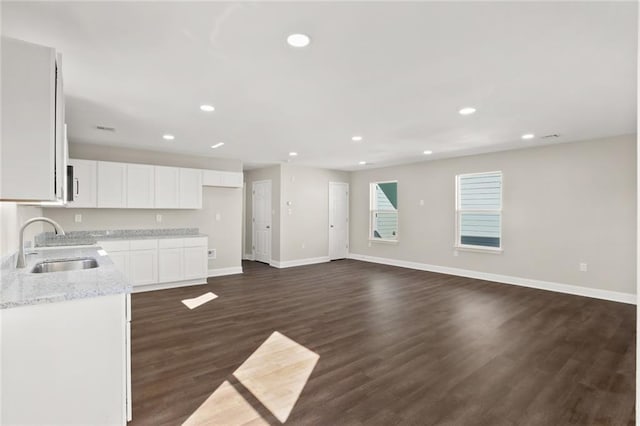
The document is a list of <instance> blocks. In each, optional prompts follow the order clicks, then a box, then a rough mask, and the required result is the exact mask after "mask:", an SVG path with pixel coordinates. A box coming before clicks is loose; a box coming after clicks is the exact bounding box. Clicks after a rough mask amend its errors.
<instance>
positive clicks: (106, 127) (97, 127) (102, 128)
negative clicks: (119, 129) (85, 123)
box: [96, 126, 116, 132]
mask: <svg viewBox="0 0 640 426" xmlns="http://www.w3.org/2000/svg"><path fill="white" fill-rule="evenodd" d="M96 129H98V130H104V131H105V132H115V131H116V128H115V127H109V126H96Z"/></svg>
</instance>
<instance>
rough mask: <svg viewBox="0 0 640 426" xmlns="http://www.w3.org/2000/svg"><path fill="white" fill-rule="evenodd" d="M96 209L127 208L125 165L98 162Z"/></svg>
mask: <svg viewBox="0 0 640 426" xmlns="http://www.w3.org/2000/svg"><path fill="white" fill-rule="evenodd" d="M98 207H108V208H124V207H127V165H126V164H124V163H109V162H106V161H98Z"/></svg>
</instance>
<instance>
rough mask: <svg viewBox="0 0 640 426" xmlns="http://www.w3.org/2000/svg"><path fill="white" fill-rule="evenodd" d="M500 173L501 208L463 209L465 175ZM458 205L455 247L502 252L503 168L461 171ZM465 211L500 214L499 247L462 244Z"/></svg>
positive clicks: (457, 186)
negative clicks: (461, 181)
mask: <svg viewBox="0 0 640 426" xmlns="http://www.w3.org/2000/svg"><path fill="white" fill-rule="evenodd" d="M495 174H500V208H499V209H462V208H461V207H460V206H461V205H462V203H461V199H460V198H461V197H460V196H461V194H460V179H461V178H464V177H478V176H488V175H495ZM455 182H456V189H455V190H456V195H455V198H456V205H455V216H456V218H455V243H454V247H455V249H456V250H467V251H478V252H488V253H502V252H503V251H504V245H503V241H502V214H503V210H504V209H503V192H504V173H503V172H502V170H494V171H491V172H478V173H461V174H458V175H456V177H455ZM463 213H475V214H496V213H498V214H499V223H500V231H499V237H498V238H499V241H500V246H499V247H488V246H478V245H472V244H462V242H461V240H462V235H461V230H460V227H461V226H462V220H461V218H462V214H463Z"/></svg>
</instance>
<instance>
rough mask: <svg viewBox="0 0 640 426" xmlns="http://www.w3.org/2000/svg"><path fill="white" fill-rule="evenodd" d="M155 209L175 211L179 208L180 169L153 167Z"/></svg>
mask: <svg viewBox="0 0 640 426" xmlns="http://www.w3.org/2000/svg"><path fill="white" fill-rule="evenodd" d="M155 174H156V181H155V208H157V209H177V208H179V207H180V187H179V182H180V169H179V168H177V167H162V166H155Z"/></svg>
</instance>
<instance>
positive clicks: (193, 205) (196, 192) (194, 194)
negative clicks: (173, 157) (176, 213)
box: [179, 169, 202, 209]
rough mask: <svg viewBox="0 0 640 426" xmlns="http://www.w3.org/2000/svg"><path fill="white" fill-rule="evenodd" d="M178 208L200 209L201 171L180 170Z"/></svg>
mask: <svg viewBox="0 0 640 426" xmlns="http://www.w3.org/2000/svg"><path fill="white" fill-rule="evenodd" d="M179 188H180V191H179V193H180V208H181V209H201V208H202V171H201V170H197V169H180V187H179Z"/></svg>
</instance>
